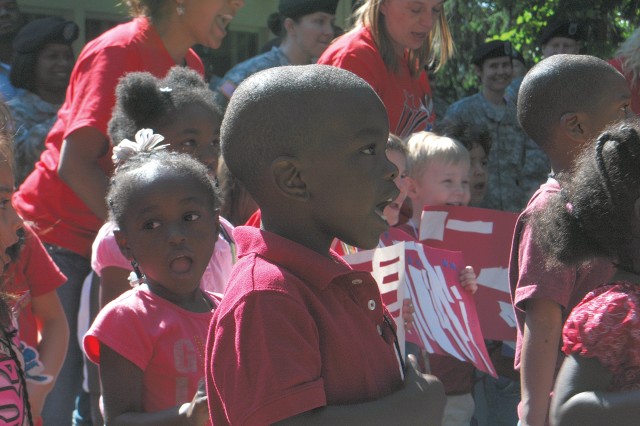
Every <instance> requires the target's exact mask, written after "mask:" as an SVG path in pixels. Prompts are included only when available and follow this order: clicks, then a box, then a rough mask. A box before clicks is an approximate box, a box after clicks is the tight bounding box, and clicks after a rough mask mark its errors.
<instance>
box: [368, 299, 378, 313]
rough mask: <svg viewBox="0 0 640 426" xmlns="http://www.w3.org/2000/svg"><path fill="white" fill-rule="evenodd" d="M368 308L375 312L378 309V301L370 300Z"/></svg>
mask: <svg viewBox="0 0 640 426" xmlns="http://www.w3.org/2000/svg"><path fill="white" fill-rule="evenodd" d="M368 306H369V310H370V311H373V310H374V309H375V308H376V301H375V300H373V299H371V300H369V305H368Z"/></svg>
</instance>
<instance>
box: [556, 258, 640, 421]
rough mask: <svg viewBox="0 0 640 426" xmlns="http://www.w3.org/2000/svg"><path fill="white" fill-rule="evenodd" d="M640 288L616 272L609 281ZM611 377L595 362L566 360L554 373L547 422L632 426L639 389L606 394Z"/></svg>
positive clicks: (639, 409) (631, 276) (639, 407)
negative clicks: (554, 383)
mask: <svg viewBox="0 0 640 426" xmlns="http://www.w3.org/2000/svg"><path fill="white" fill-rule="evenodd" d="M621 280H624V281H631V282H635V283H636V284H640V276H638V275H637V274H635V273H630V272H627V271H624V270H621V269H618V270H617V271H616V273H615V275H614V276H613V278H612V279H611V281H612V282H615V281H621ZM612 378H613V374H611V372H610V371H609V370H608V369H607V368H605V367H604V366H603V365H602V364H601V363H600V361H599V360H597V359H596V358H587V357H583V356H580V355H579V354H572V355H570V356H568V357H567V358H566V359H565V361H564V363H563V364H562V368H561V369H560V372H559V373H558V379H557V381H556V386H555V388H554V395H553V400H552V402H551V416H550V417H551V419H552V420H553V424H554V425H557V426H565V425H583V426H590V425H594V426H595V425H604V424H612V425H616V426H632V425H637V424H638V416H640V404H638V401H640V389H637V390H632V391H618V392H614V391H610V390H609V385H610V384H611V381H612Z"/></svg>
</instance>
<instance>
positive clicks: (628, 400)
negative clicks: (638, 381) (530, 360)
mask: <svg viewBox="0 0 640 426" xmlns="http://www.w3.org/2000/svg"><path fill="white" fill-rule="evenodd" d="M611 378H612V374H611V372H610V371H609V370H607V369H606V368H604V367H603V366H602V364H601V363H600V362H599V361H598V360H597V359H595V358H586V357H582V356H580V355H570V356H568V357H567V358H566V359H565V361H564V363H563V364H562V368H561V369H560V372H559V373H558V379H557V381H556V386H555V389H554V395H553V400H552V403H551V419H552V420H553V424H554V425H557V426H565V425H582V426H589V425H606V424H611V425H616V426H627V425H629V426H631V425H637V424H638V417H639V416H640V389H638V390H633V391H624V392H607V391H606V389H607V388H608V386H609V384H610V383H611Z"/></svg>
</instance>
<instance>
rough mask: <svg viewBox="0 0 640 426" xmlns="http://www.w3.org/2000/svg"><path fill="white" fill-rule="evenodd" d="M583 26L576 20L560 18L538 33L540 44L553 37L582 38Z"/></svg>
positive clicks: (583, 36)
mask: <svg viewBox="0 0 640 426" xmlns="http://www.w3.org/2000/svg"><path fill="white" fill-rule="evenodd" d="M585 29H586V28H585V26H584V24H581V23H579V22H577V21H570V20H568V19H560V20H556V21H553V22H551V23H549V24H548V25H547V26H546V27H545V29H544V30H542V33H541V34H540V44H541V45H544V44H547V42H548V41H549V40H551V39H552V38H554V37H564V38H570V39H572V40H576V41H577V40H584V38H585Z"/></svg>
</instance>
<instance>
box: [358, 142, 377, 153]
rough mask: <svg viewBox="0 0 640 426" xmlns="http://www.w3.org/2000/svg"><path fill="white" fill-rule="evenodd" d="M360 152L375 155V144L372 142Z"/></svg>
mask: <svg viewBox="0 0 640 426" xmlns="http://www.w3.org/2000/svg"><path fill="white" fill-rule="evenodd" d="M360 152H361V153H363V154H366V155H376V146H375V145H374V144H372V145H369V146H367V147H365V148H362V150H361V151H360Z"/></svg>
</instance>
